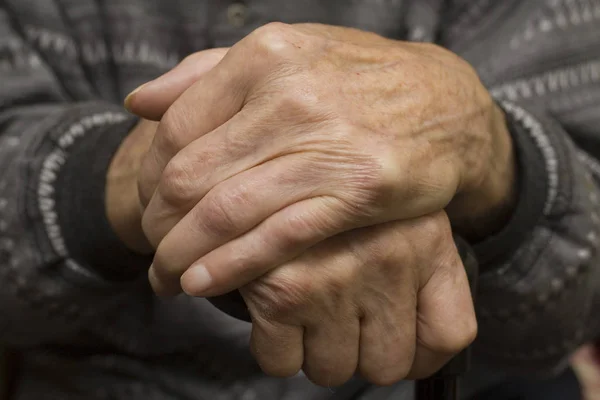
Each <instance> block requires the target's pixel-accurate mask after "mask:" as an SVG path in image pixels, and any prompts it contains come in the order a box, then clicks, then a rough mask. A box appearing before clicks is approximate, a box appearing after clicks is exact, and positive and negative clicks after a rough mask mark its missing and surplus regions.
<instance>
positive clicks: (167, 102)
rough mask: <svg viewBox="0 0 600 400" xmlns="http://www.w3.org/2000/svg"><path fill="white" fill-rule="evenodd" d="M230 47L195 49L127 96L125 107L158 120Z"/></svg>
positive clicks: (134, 112)
mask: <svg viewBox="0 0 600 400" xmlns="http://www.w3.org/2000/svg"><path fill="white" fill-rule="evenodd" d="M228 50H229V49H226V48H217V49H209V50H204V51H200V52H197V53H193V54H191V55H189V56H188V57H186V58H184V59H183V61H181V62H180V63H179V64H178V65H177V66H176V67H175V68H173V69H172V70H170V71H169V72H167V73H166V74H164V75H162V76H160V77H158V78H156V79H154V80H152V81H150V82H147V83H145V84H144V85H142V86H140V87H139V88H137V89H135V90H134V91H133V92H131V93H130V94H129V95H128V96H127V98H126V99H125V108H127V109H128V110H129V111H130V112H131V113H133V114H136V115H138V116H139V117H141V118H146V119H150V120H153V121H159V120H160V119H161V118H162V116H163V115H164V113H165V112H166V111H167V109H168V108H169V107H170V106H171V105H172V104H173V103H174V102H175V100H177V98H178V97H179V96H181V95H182V94H183V92H184V91H185V90H186V89H188V88H189V87H190V86H191V85H192V84H194V83H195V82H196V81H198V80H199V79H200V78H201V77H202V76H203V75H204V74H206V73H207V72H208V71H210V70H212V69H213V68H214V67H215V66H216V65H217V64H218V63H219V62H220V61H221V60H222V59H223V57H224V56H225V54H227V51H228Z"/></svg>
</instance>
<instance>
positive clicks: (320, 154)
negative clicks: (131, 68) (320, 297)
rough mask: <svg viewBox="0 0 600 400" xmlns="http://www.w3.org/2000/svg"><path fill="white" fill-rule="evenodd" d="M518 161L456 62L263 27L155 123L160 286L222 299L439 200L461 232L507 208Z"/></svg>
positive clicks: (412, 50) (307, 29)
mask: <svg viewBox="0 0 600 400" xmlns="http://www.w3.org/2000/svg"><path fill="white" fill-rule="evenodd" d="M159 81H160V79H159ZM153 84H154V85H156V84H157V83H156V82H153V83H150V84H149V85H147V86H146V87H143V88H141V89H140V90H139V91H138V92H137V93H136V94H134V95H133V96H132V97H131V98H130V99H129V101H128V104H129V105H130V108H131V109H132V110H133V111H134V112H138V113H141V114H142V115H143V110H141V111H140V110H139V107H138V109H136V97H138V98H139V97H142V98H143V96H144V95H145V94H144V91H146V92H148V91H150V89H151V87H152V85H153ZM146 95H147V93H146ZM511 156H512V152H511V145H510V138H509V136H508V134H507V130H506V126H505V123H504V120H503V116H502V113H501V111H500V110H499V109H498V108H497V107H496V106H495V104H494V103H493V101H492V100H491V98H490V96H489V94H488V92H487V91H486V90H485V88H484V87H483V85H482V84H481V83H480V81H479V79H478V78H477V75H476V73H475V72H474V71H473V70H472V68H471V67H470V66H469V65H468V64H467V63H466V62H464V61H463V60H461V59H460V58H458V57H457V56H455V55H453V54H452V53H450V52H448V51H446V50H443V49H442V48H440V47H437V46H434V45H429V44H411V43H403V42H397V41H392V40H388V39H384V38H382V37H380V36H377V35H373V34H369V33H364V32H360V31H355V30H351V29H346V28H335V27H327V26H322V25H295V26H290V25H284V24H270V25H267V26H265V27H262V28H260V29H258V30H256V31H255V32H254V33H252V34H250V35H249V36H248V37H246V38H245V39H243V40H242V41H240V42H239V43H238V44H236V45H235V46H234V47H232V48H231V49H230V50H229V51H228V52H227V54H226V55H225V57H224V58H223V59H222V60H221V61H220V62H219V63H218V64H217V65H216V67H214V68H213V69H212V70H210V71H208V72H206V73H204V74H202V75H201V76H200V77H199V79H198V80H197V81H196V82H195V83H194V84H193V85H192V86H191V87H189V88H188V89H187V90H185V91H184V92H183V93H182V94H181V96H179V97H178V98H177V99H176V100H175V101H174V103H173V104H172V105H171V106H170V107H169V108H168V110H167V111H166V113H165V114H164V116H162V118H161V121H160V124H159V126H158V129H157V133H156V137H155V139H154V142H153V144H152V146H151V148H150V150H149V153H148V155H147V157H146V159H145V162H144V163H143V165H142V168H141V172H140V173H141V178H140V181H139V187H140V196H141V200H142V202H143V204H144V205H145V206H146V210H145V213H144V217H143V227H144V231H145V233H146V236H147V237H148V239H149V240H150V242H151V243H152V244H153V245H154V246H155V247H156V248H157V251H156V255H155V258H154V264H153V267H152V268H151V272H150V273H151V278H152V279H151V280H152V283H153V286H154V287H155V289H156V290H157V291H158V292H160V293H165V294H175V293H177V292H179V291H180V290H181V285H183V288H184V290H185V291H186V292H187V293H188V294H191V295H195V296H213V295H218V294H222V293H226V292H228V291H231V290H233V289H236V288H239V287H241V286H243V285H244V284H246V283H248V282H251V281H252V280H254V279H255V278H257V277H259V276H261V275H263V274H264V273H266V272H268V271H269V270H271V269H272V268H274V267H276V266H278V265H281V264H283V263H285V262H286V261H288V260H291V259H293V258H295V257H296V256H298V255H300V254H301V253H302V252H304V251H305V250H306V249H308V248H310V247H312V246H314V245H315V244H317V243H319V242H321V241H323V240H325V239H327V238H329V237H332V236H334V235H336V234H338V233H341V232H344V231H348V230H352V229H356V228H360V227H365V226H371V225H376V224H380V223H384V222H388V221H395V220H402V219H409V218H415V217H419V216H422V215H426V214H429V213H432V212H435V211H439V210H442V209H444V208H446V207H448V208H447V211H448V212H449V214H450V216H451V219H452V222H453V224H455V225H456V226H457V227H460V226H468V225H469V224H468V223H465V220H467V219H468V218H465V217H467V216H468V215H469V214H474V215H477V214H486V213H488V212H491V211H490V210H496V209H498V208H501V207H499V205H501V204H503V203H505V202H506V201H507V200H506V199H507V198H508V197H509V193H510V190H509V189H510V188H511V187H512V182H511V179H507V176H509V177H510V175H511V173H510V171H512V169H513V165H512V158H511ZM455 198H456V199H460V202H454V204H452V203H451V202H452V200H453V199H455Z"/></svg>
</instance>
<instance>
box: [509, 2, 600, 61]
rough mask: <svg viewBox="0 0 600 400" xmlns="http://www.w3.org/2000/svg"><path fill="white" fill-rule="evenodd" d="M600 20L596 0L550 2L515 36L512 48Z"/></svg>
mask: <svg viewBox="0 0 600 400" xmlns="http://www.w3.org/2000/svg"><path fill="white" fill-rule="evenodd" d="M599 20H600V3H597V2H595V1H594V0H548V1H547V2H546V5H545V6H544V9H543V10H541V12H540V13H539V14H538V15H536V16H535V17H534V18H532V19H531V20H530V21H529V23H528V24H527V26H526V27H525V30H524V31H523V32H520V33H519V34H517V35H515V36H514V37H513V38H512V39H511V41H510V47H511V48H512V49H516V48H518V47H520V46H522V45H526V44H527V43H528V42H530V41H532V40H533V39H534V38H536V37H537V36H539V35H544V34H547V33H550V32H552V31H555V30H565V29H568V28H572V27H576V26H580V25H583V24H588V23H593V22H595V21H599Z"/></svg>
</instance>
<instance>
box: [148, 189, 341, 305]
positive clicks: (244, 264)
mask: <svg viewBox="0 0 600 400" xmlns="http://www.w3.org/2000/svg"><path fill="white" fill-rule="evenodd" d="M338 208H339V204H338V201H337V200H336V199H333V198H326V197H317V198H312V199H308V200H303V201H301V202H298V203H294V204H293V205H291V206H288V207H286V208H285V209H283V210H281V211H279V212H277V213H275V214H274V215H272V216H271V217H269V218H267V219H266V220H265V221H264V222H263V223H261V224H260V225H258V226H257V227H256V228H254V229H252V230H251V231H249V232H247V233H246V234H244V235H241V236H240V237H238V238H236V239H234V240H232V241H230V242H228V243H227V244H225V245H223V246H220V247H218V248H217V249H216V250H213V251H211V252H210V253H208V254H207V255H206V256H204V257H202V258H200V259H199V260H198V261H196V262H195V263H194V264H193V265H192V266H191V267H190V268H189V269H187V268H186V269H187V271H185V274H183V276H181V280H180V285H181V288H182V289H183V290H184V291H185V292H186V293H187V294H189V295H190V296H198V297H212V296H218V295H221V294H225V293H228V292H230V291H232V290H234V289H237V288H239V287H241V286H243V285H245V284H247V283H249V282H251V281H253V280H254V279H256V278H258V277H260V276H262V275H263V274H265V273H266V272H268V271H270V270H271V269H273V268H274V267H276V266H278V265H281V264H283V263H285V262H287V261H289V260H291V259H293V258H295V257H296V256H298V255H299V254H301V253H302V252H304V251H305V250H306V249H308V248H310V247H312V246H313V245H315V244H317V243H319V242H321V241H323V240H325V239H327V238H329V237H331V236H334V235H336V234H337V233H339V232H341V231H343V230H344V229H345V228H344V227H343V226H342V225H341V224H340V218H339V215H337V214H339V212H338ZM169 236H170V234H169V235H167V238H168V237H169ZM167 238H165V240H167ZM171 243H173V244H172V245H170V246H171V252H170V254H174V253H175V249H183V248H184V246H176V245H175V243H174V242H171ZM161 246H162V243H161ZM159 250H160V247H159ZM180 251H181V250H180ZM157 254H158V253H157ZM165 254H166V253H165ZM165 257H166V256H165V255H161V258H163V259H164V258H165ZM155 259H156V258H155Z"/></svg>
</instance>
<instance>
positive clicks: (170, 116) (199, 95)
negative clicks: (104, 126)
mask: <svg viewBox="0 0 600 400" xmlns="http://www.w3.org/2000/svg"><path fill="white" fill-rule="evenodd" d="M226 59H227V57H225V58H224V59H223V60H222V62H221V63H220V65H219V66H218V67H216V68H213V69H212V70H210V71H208V72H207V73H205V74H203V75H202V76H201V77H200V78H199V79H198V80H197V81H196V83H194V84H193V85H192V86H191V87H189V88H188V89H187V90H185V91H184V92H183V93H182V94H181V95H180V96H179V97H178V98H177V100H175V102H174V103H173V104H172V105H171V107H169V109H168V110H167V111H166V112H165V114H164V115H163V117H162V119H161V121H160V124H159V126H158V128H157V130H156V135H155V136H154V140H153V142H152V145H151V146H150V149H149V150H148V153H147V154H146V157H145V158H144V161H143V163H142V167H141V170H140V178H139V191H140V198H141V201H142V204H143V205H144V206H145V205H147V204H148V201H150V197H151V196H152V194H153V193H154V190H155V189H156V186H157V184H158V181H159V179H160V177H161V174H162V171H163V170H164V168H165V166H166V165H167V163H168V162H169V160H171V159H172V158H173V156H175V154H177V153H178V152H179V151H180V150H181V149H183V148H184V147H185V146H187V145H188V144H190V143H191V142H192V141H194V140H196V139H198V138H200V137H202V136H204V135H205V134H207V133H209V132H211V131H213V130H215V129H216V128H218V127H219V126H221V125H223V124H224V123H225V122H227V121H228V120H229V119H231V118H232V117H233V116H234V115H235V114H236V113H237V112H238V111H240V109H241V108H242V104H243V101H244V98H245V95H246V94H245V92H246V90H245V89H244V86H245V81H244V78H243V74H242V73H241V72H239V73H238V72H235V71H236V69H232V68H231V66H230V65H229V64H228V63H226V62H225V60H226ZM237 70H239V68H237ZM136 96H137V95H136Z"/></svg>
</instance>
